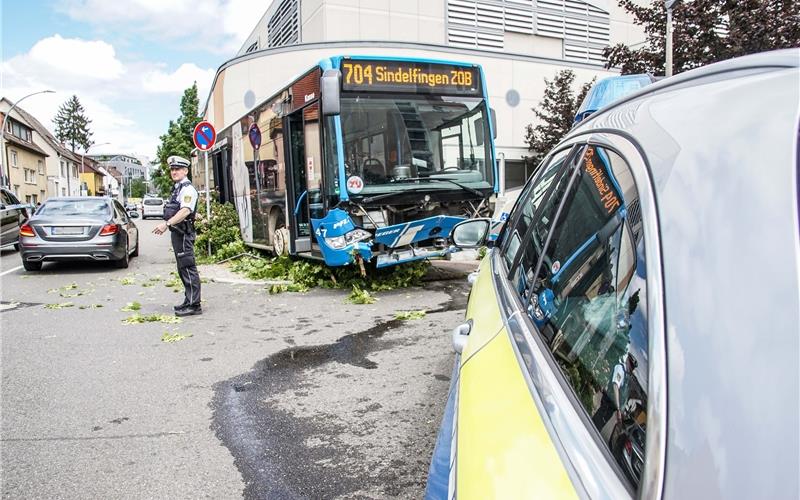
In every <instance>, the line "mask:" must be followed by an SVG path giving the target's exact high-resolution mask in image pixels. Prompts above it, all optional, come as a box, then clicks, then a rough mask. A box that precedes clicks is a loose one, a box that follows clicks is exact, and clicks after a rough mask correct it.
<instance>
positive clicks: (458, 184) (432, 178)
mask: <svg viewBox="0 0 800 500" xmlns="http://www.w3.org/2000/svg"><path fill="white" fill-rule="evenodd" d="M409 181H428V182H449V183H450V184H454V185H456V186H458V187H460V188H461V189H463V190H464V191H468V192H470V193H472V194H474V195H476V196H480V197H483V193H481V192H480V191H478V190H477V189H475V188H472V187H469V186H466V185H464V184H461V183H460V182H456V181H454V180H453V179H447V178H443V177H442V178H440V177H408V178H406V179H400V180H397V181H395V182H409Z"/></svg>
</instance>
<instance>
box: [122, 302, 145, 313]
mask: <svg viewBox="0 0 800 500" xmlns="http://www.w3.org/2000/svg"><path fill="white" fill-rule="evenodd" d="M141 309H142V304H140V303H139V302H136V301H133V302H129V303H128V305H126V306H125V307H123V308H122V309H121V311H122V312H132V311H139V310H141Z"/></svg>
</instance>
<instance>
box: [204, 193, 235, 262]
mask: <svg viewBox="0 0 800 500" xmlns="http://www.w3.org/2000/svg"><path fill="white" fill-rule="evenodd" d="M197 206H198V207H205V200H204V199H201V200H200V201H198V203H197ZM194 225H195V228H196V229H197V239H196V240H195V242H194V252H195V255H197V257H198V258H199V260H200V261H205V262H216V261H220V260H223V259H228V258H230V257H234V256H236V255H239V254H241V253H244V252H246V251H247V248H246V247H245V246H244V242H243V241H242V235H241V233H240V232H239V214H238V213H236V208H235V207H234V206H233V205H231V204H230V203H219V202H218V201H216V200H213V199H212V200H211V221H210V222H209V221H208V219H207V218H206V211H205V209H204V208H203V209H201V210H198V212H197V219H196V220H195V223H194ZM209 241H210V242H211V254H210V255H209V253H208V242H209Z"/></svg>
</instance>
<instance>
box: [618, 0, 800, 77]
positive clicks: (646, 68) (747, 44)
mask: <svg viewBox="0 0 800 500" xmlns="http://www.w3.org/2000/svg"><path fill="white" fill-rule="evenodd" d="M619 5H620V6H621V7H622V8H624V9H625V10H627V11H628V12H629V13H630V14H632V15H633V16H634V18H635V19H636V24H639V25H641V26H643V27H644V31H645V35H646V37H647V40H646V42H645V44H644V45H643V46H641V47H639V48H637V49H631V48H630V47H628V46H626V45H624V44H617V45H614V46H611V47H607V48H606V49H605V50H604V52H603V56H604V57H605V58H606V59H607V63H606V67H607V68H611V67H620V68H621V69H622V73H623V74H632V73H652V74H657V75H660V74H664V67H665V63H666V56H665V47H666V22H667V21H666V20H667V14H666V7H665V5H664V1H663V0H652V1H651V4H650V5H649V6H644V5H639V4H637V1H636V0H620V1H619ZM672 13H673V72H674V73H675V74H677V73H680V72H682V71H687V70H690V69H692V68H696V67H699V66H704V65H706V64H710V63H713V62H716V61H721V60H724V59H730V58H732V57H738V56H743V55H747V54H752V53H755V52H762V51H765V50H774V49H780V48H788V47H794V46H797V45H798V44H800V2H798V1H797V0H692V1H686V0H684V1H683V2H678V3H676V4H675V6H674V7H673V8H672Z"/></svg>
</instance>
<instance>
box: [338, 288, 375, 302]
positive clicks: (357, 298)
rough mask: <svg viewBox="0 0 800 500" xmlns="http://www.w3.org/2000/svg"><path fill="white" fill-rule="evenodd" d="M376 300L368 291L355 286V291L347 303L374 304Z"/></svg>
mask: <svg viewBox="0 0 800 500" xmlns="http://www.w3.org/2000/svg"><path fill="white" fill-rule="evenodd" d="M376 300H378V299H376V298H375V297H374V296H373V295H372V294H371V293H369V291H368V290H364V289H362V288H360V287H359V286H358V285H353V290H352V291H351V292H350V295H348V296H347V299H346V301H347V302H350V303H351V304H374V303H375V301H376Z"/></svg>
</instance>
